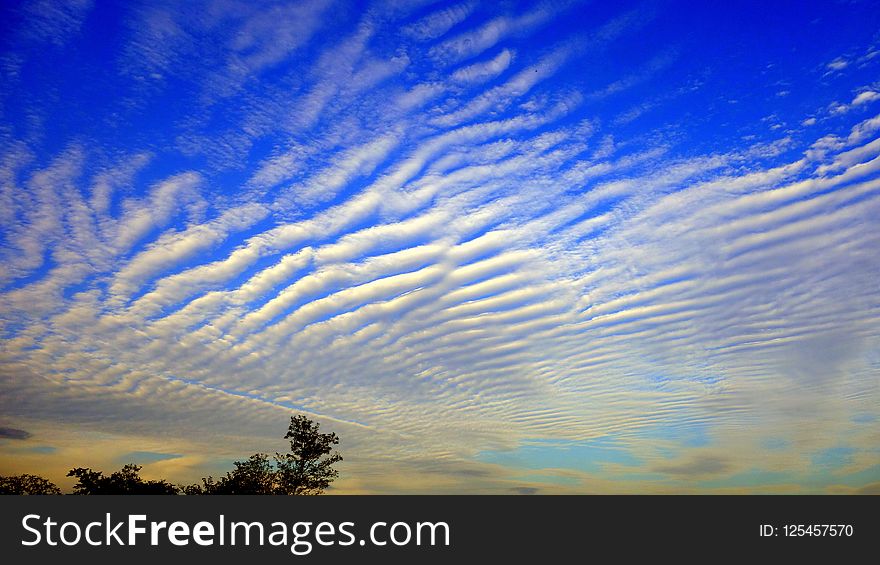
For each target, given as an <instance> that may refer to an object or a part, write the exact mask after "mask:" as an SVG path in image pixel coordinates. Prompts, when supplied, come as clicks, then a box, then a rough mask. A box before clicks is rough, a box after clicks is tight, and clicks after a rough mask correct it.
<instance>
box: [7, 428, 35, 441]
mask: <svg viewBox="0 0 880 565" xmlns="http://www.w3.org/2000/svg"><path fill="white" fill-rule="evenodd" d="M29 437H31V433H30V432H27V431H25V430H20V429H18V428H0V438H3V439H22V440H23V439H28V438H29Z"/></svg>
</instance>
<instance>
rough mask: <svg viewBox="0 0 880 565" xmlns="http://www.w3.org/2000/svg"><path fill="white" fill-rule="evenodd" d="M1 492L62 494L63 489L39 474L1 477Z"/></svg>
mask: <svg viewBox="0 0 880 565" xmlns="http://www.w3.org/2000/svg"><path fill="white" fill-rule="evenodd" d="M0 494H61V489H60V488H58V487H57V486H56V485H55V483H52V482H50V481H49V480H48V479H44V478H43V477H38V476H37V475H16V476H12V477H0Z"/></svg>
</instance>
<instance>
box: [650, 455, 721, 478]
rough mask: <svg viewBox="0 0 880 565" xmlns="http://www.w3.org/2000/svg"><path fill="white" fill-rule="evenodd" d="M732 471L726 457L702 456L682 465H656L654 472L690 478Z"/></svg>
mask: <svg viewBox="0 0 880 565" xmlns="http://www.w3.org/2000/svg"><path fill="white" fill-rule="evenodd" d="M731 469H732V465H731V463H730V460H729V459H728V458H726V457H719V456H714V455H701V456H697V457H694V458H693V459H690V460H688V461H684V462H681V463H675V464H670V465H656V466H655V467H654V468H653V471H655V472H657V473H663V474H666V475H672V476H673V477H676V478H689V477H706V476H714V475H722V474H725V473H727V472H729V471H730V470H731Z"/></svg>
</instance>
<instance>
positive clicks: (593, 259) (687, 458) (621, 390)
mask: <svg viewBox="0 0 880 565" xmlns="http://www.w3.org/2000/svg"><path fill="white" fill-rule="evenodd" d="M703 4H705V5H698V3H692V2H673V1H646V2H578V1H570V2H569V1H559V2H555V1H548V2H515V1H510V2H478V1H475V0H461V1H458V2H442V1H431V0H412V1H405V0H381V1H375V2H334V1H330V0H310V1H308V0H307V1H302V2H258V3H254V2H238V1H233V0H229V1H225V0H224V1H213V2H106V1H97V0H96V1H91V0H77V1H69V2H53V1H34V2H18V3H16V2H11V3H10V2H6V3H4V5H3V8H2V9H0V22H2V24H0V25H2V29H3V30H4V32H3V33H2V34H0V112H2V119H0V140H2V144H0V214H2V218H0V255H2V259H0V261H2V265H3V269H2V272H0V338H2V340H3V347H2V349H0V473H4V474H8V473H13V472H39V473H41V474H44V475H46V476H49V477H50V478H53V479H54V480H57V481H58V482H59V484H67V483H65V481H67V480H68V479H65V478H64V477H63V475H64V473H65V472H66V470H67V469H68V468H70V467H71V466H92V467H96V468H104V469H108V470H109V469H111V468H114V467H116V466H118V465H119V462H120V461H122V460H125V459H126V458H132V457H135V458H137V459H138V461H135V462H139V463H142V464H144V465H145V468H144V473H145V474H146V475H148V476H163V477H168V478H170V479H172V480H175V481H178V482H184V481H190V480H192V481H194V480H197V479H198V478H199V477H201V476H204V475H205V474H208V473H214V474H217V473H218V472H222V471H223V470H225V468H227V467H228V466H229V464H230V463H229V462H230V461H231V460H233V459H236V458H243V457H246V456H247V455H248V454H250V453H252V452H254V451H256V450H264V451H270V452H271V451H274V450H278V449H281V448H283V441H282V440H281V436H282V435H283V432H284V430H285V429H286V420H287V417H288V416H289V415H290V414H291V413H292V412H293V411H298V412H304V413H306V414H308V415H310V416H311V417H313V418H315V419H316V420H318V421H319V422H321V424H322V427H323V428H324V429H329V430H333V431H335V432H337V433H338V434H339V435H340V436H341V438H342V444H341V446H340V447H341V451H342V453H343V455H344V457H345V461H344V462H343V464H342V465H341V468H340V469H341V471H342V476H341V479H340V480H339V481H338V482H337V484H336V487H337V488H335V489H334V490H335V491H336V492H349V493H382V492H395V493H396V492H432V493H433V492H436V493H466V492H478V493H504V492H548V493H557V492H578V493H592V492H627V493H660V492H841V493H846V492H876V491H877V490H878V488H880V450H878V447H877V446H878V445H880V424H878V419H877V417H878V412H880V408H878V407H880V339H878V336H880V317H878V308H880V284H878V282H877V281H878V280H880V254H878V253H877V249H878V248H880V229H878V228H880V225H878V222H880V220H878V218H880V175H878V171H880V113H878V112H880V76H878V69H880V9H878V8H877V7H876V5H875V4H874V3H872V2H770V3H758V2H755V3H750V2H733V3H724V5H723V6H721V5H718V4H720V3H714V2H709V3H703Z"/></svg>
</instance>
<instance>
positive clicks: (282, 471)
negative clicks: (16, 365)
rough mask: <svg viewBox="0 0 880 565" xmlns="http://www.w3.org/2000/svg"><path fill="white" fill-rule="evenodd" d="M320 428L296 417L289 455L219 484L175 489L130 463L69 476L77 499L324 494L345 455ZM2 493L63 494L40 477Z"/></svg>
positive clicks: (245, 464)
mask: <svg viewBox="0 0 880 565" xmlns="http://www.w3.org/2000/svg"><path fill="white" fill-rule="evenodd" d="M320 427H321V425H320V424H318V423H317V422H314V421H312V420H311V419H309V418H308V417H306V416H304V415H302V414H297V415H296V416H291V418H290V425H289V426H288V428H287V434H285V436H284V439H286V440H288V441H289V442H290V452H289V453H276V454H275V457H274V458H272V459H270V458H269V456H268V455H267V454H265V453H255V454H254V455H251V456H250V457H249V458H248V459H247V460H246V461H235V462H234V465H235V469H233V470H232V471H229V472H228V473H226V475H225V476H223V477H220V478H219V479H214V477H211V476H208V477H205V478H203V479H202V484H194V485H173V484H171V483H169V482H168V481H166V480H164V479H161V480H156V481H147V480H144V479H143V478H142V477H141V476H140V471H141V469H142V468H143V467H141V466H140V465H135V464H133V463H129V464H128V465H124V466H123V467H122V468H121V469H120V470H118V471H115V472H113V473H111V474H110V475H109V476H106V475H104V473H103V472H101V471H95V470H93V469H91V468H86V467H76V468H74V469H71V470H70V472H69V473H67V476H68V477H76V479H77V483H76V484H75V485H74V486H73V494H80V495H82V494H193V495H204V494H284V495H295V494H296V495H301V494H321V493H323V492H324V491H325V490H326V489H327V488H329V486H330V483H332V482H333V481H334V480H335V479H336V477H338V476H339V471H337V470H336V469H334V468H333V465H334V464H336V463H338V462H339V461H342V456H341V455H340V454H339V453H337V452H336V451H334V450H333V446H334V445H338V444H339V437H337V435H336V434H335V433H329V434H324V433H321V431H320ZM0 494H61V489H59V488H58V487H57V486H55V485H54V484H52V483H51V482H49V481H48V480H46V479H44V478H42V477H38V476H36V475H18V476H11V477H0Z"/></svg>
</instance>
